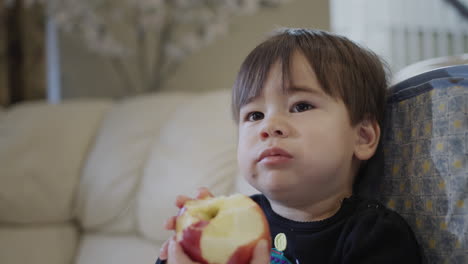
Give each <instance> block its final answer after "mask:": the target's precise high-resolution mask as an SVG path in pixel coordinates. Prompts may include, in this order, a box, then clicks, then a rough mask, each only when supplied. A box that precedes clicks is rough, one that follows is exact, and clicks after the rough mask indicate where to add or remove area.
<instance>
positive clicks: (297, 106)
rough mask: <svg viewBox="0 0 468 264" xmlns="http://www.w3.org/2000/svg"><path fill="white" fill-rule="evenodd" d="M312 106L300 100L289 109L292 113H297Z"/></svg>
mask: <svg viewBox="0 0 468 264" xmlns="http://www.w3.org/2000/svg"><path fill="white" fill-rule="evenodd" d="M313 108H314V106H313V105H311V104H309V103H305V102H300V103H297V104H295V105H293V107H292V109H291V111H292V112H294V113H299V112H304V111H307V110H310V109H313Z"/></svg>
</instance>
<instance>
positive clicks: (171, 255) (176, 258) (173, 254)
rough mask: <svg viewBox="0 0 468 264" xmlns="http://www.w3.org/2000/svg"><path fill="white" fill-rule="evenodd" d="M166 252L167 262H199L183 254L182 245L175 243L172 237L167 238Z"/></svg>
mask: <svg viewBox="0 0 468 264" xmlns="http://www.w3.org/2000/svg"><path fill="white" fill-rule="evenodd" d="M167 254H168V256H167V264H199V263H198V262H193V261H192V260H191V259H190V258H189V257H188V256H187V255H186V254H185V252H184V251H183V250H182V247H181V246H180V245H179V243H177V241H176V240H175V238H174V237H173V238H172V239H170V240H169V246H168V249H167Z"/></svg>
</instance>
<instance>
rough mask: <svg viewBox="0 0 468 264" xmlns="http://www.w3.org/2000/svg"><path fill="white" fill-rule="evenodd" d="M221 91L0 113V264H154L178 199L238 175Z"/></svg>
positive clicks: (228, 189)
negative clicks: (167, 222)
mask: <svg viewBox="0 0 468 264" xmlns="http://www.w3.org/2000/svg"><path fill="white" fill-rule="evenodd" d="M236 134H237V132H236V126H235V124H234V122H233V121H232V120H231V117H230V93H229V91H227V90H226V91H218V92H210V93H206V94H201V95H200V94H198V95H195V94H189V93H178V94H153V95H145V96H140V97H136V98H131V99H126V100H123V101H120V102H113V101H110V100H75V101H69V102H65V103H63V104H60V105H48V104H46V103H44V102H35V103H27V104H21V105H17V106H16V107H13V108H11V109H9V110H3V111H0V263H2V264H20V263H34V264H43V263H44V264H46V263H47V264H65V263H78V264H90V263H100V264H106V263H109V264H110V263H112V264H119V263H154V261H155V259H156V257H157V255H158V253H159V248H160V246H161V244H162V243H163V242H164V241H165V240H166V238H167V237H168V236H169V235H170V234H171V233H170V232H168V231H166V230H164V229H163V223H164V220H165V219H166V218H167V217H169V216H171V215H174V214H175V213H176V212H177V210H176V208H175V207H174V206H173V201H174V199H175V197H176V195H177V194H186V195H194V194H195V193H196V188H197V187H199V186H207V187H209V188H210V189H212V191H213V192H214V193H215V194H217V195H220V194H227V193H232V192H238V191H240V192H244V193H252V192H253V189H251V188H249V187H248V186H247V185H246V184H245V183H241V185H238V184H237V182H238V180H237V177H236Z"/></svg>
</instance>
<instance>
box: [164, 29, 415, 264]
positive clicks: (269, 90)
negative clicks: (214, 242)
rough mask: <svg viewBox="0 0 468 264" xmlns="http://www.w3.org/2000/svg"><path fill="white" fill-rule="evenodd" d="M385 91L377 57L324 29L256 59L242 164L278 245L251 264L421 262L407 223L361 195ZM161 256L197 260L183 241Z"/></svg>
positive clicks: (241, 113) (236, 101) (251, 58)
mask: <svg viewBox="0 0 468 264" xmlns="http://www.w3.org/2000/svg"><path fill="white" fill-rule="evenodd" d="M386 87H387V79H386V74H385V70H384V67H383V66H382V63H381V61H380V60H379V58H378V57H377V56H376V55H375V54H374V53H372V52H370V51H368V50H366V49H364V48H362V47H360V46H358V45H356V44H354V43H353V42H351V41H350V40H348V39H346V38H344V37H340V36H337V35H334V34H331V33H327V32H323V31H318V30H306V29H285V30H282V31H280V32H278V33H276V34H275V35H273V36H271V37H270V38H269V39H267V40H266V41H264V42H263V43H261V44H260V45H259V46H257V47H256V48H255V49H254V50H253V51H252V52H251V53H250V54H249V55H248V56H247V58H246V59H245V61H244V63H243V64H242V66H241V68H240V71H239V74H238V76H237V80H236V82H235V84H234V87H233V93H232V94H233V97H232V108H233V114H234V118H235V120H236V122H237V123H238V127H239V142H238V163H239V169H240V173H241V175H243V176H244V177H245V179H246V180H247V181H248V182H249V183H250V184H251V185H252V186H253V187H255V188H256V189H257V190H259V191H260V192H261V194H259V195H254V196H252V198H253V199H254V200H255V201H256V202H257V203H258V204H259V205H260V206H261V208H262V209H263V210H264V212H265V215H266V216H267V218H268V221H269V224H270V229H271V235H272V240H273V241H274V243H273V245H271V248H272V250H271V257H270V250H269V249H268V247H266V245H264V244H265V243H264V242H263V243H259V245H258V246H257V247H256V249H255V252H254V258H253V260H252V262H251V263H255V264H260V263H263V264H265V263H270V258H271V261H272V262H271V263H301V264H312V263H420V262H421V256H420V252H419V247H418V244H417V242H416V239H415V237H414V234H413V232H412V231H411V229H410V228H409V226H408V225H407V223H406V222H405V221H404V220H403V218H402V217H401V216H399V215H398V214H397V213H395V212H393V211H391V210H389V209H387V208H385V207H384V206H383V205H381V204H379V203H377V202H374V201H369V200H365V199H363V198H361V197H358V195H356V194H353V183H354V182H355V180H356V178H357V177H358V174H359V171H360V168H361V167H362V166H363V164H364V162H365V161H366V160H368V159H370V158H371V157H372V156H373V155H374V153H375V151H376V148H377V145H378V143H379V139H380V135H381V127H382V121H383V117H384V107H385V90H386ZM203 193H205V194H203ZM201 195H208V194H206V190H205V191H202V194H201ZM186 199H188V198H186V197H185V198H184V197H182V198H180V199H179V202H178V203H179V205H181V204H183V202H184V200H186ZM168 227H169V228H173V220H171V221H170V222H169V224H168ZM160 258H161V259H166V258H167V259H168V260H169V261H170V262H171V264H174V263H194V262H192V261H190V260H189V259H188V258H187V256H185V254H184V253H183V251H182V250H181V248H180V246H179V245H178V244H177V243H176V242H175V241H174V240H171V241H170V242H169V243H168V246H166V245H165V246H164V247H163V250H162V253H161V256H160ZM158 262H160V260H158Z"/></svg>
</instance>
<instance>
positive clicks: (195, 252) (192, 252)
mask: <svg viewBox="0 0 468 264" xmlns="http://www.w3.org/2000/svg"><path fill="white" fill-rule="evenodd" d="M208 224H209V222H208V221H200V222H197V223H194V224H193V225H191V226H190V227H188V228H186V229H185V230H183V231H182V240H181V241H180V245H181V246H182V248H183V249H184V252H185V254H187V255H188V256H189V257H190V258H191V259H192V260H193V261H196V262H199V263H201V264H209V263H208V262H207V261H206V260H205V259H203V257H202V252H201V250H200V248H201V246H200V241H201V235H202V232H203V229H204V228H205V226H207V225H208Z"/></svg>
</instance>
